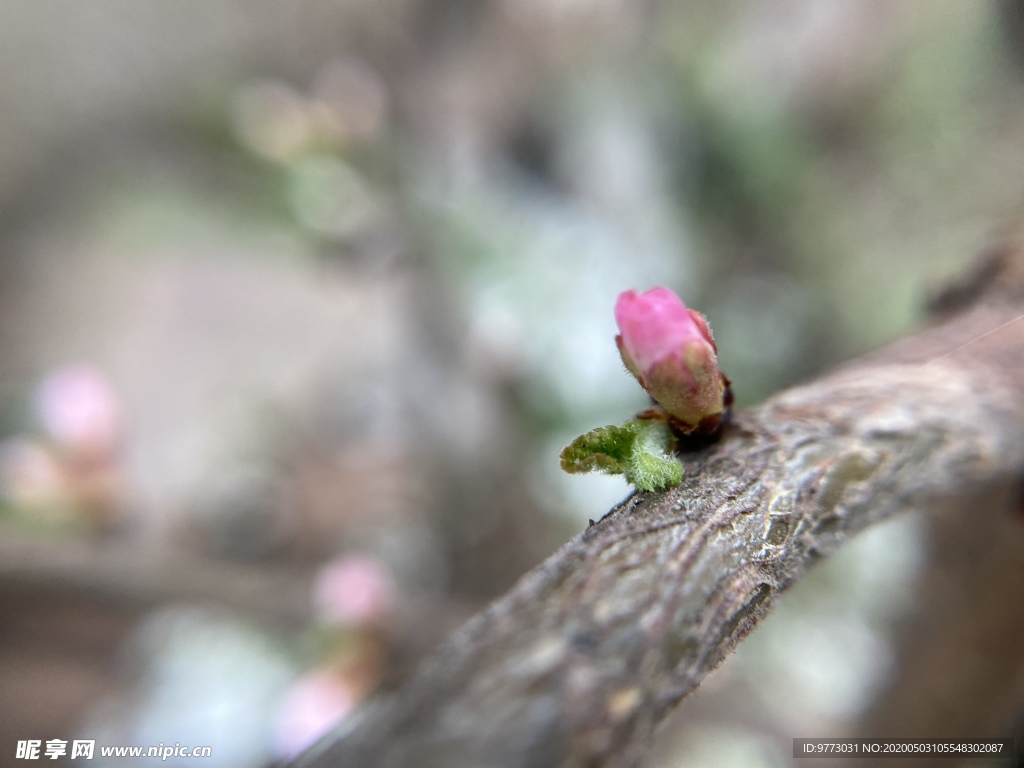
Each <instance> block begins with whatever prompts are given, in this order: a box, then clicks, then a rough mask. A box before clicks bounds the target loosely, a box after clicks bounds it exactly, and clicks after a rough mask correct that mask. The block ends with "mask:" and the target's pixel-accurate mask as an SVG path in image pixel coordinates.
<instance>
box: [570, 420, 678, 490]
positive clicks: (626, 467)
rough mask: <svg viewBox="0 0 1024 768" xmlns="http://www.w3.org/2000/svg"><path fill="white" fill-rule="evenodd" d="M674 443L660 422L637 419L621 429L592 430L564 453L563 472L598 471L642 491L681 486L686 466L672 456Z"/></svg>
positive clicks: (574, 441)
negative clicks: (623, 476) (624, 480)
mask: <svg viewBox="0 0 1024 768" xmlns="http://www.w3.org/2000/svg"><path fill="white" fill-rule="evenodd" d="M672 443H673V437H672V433H671V431H670V430H669V428H668V426H667V425H665V424H664V423H662V422H660V421H649V420H645V419H636V420H634V421H630V422H627V423H626V424H623V425H622V426H607V427H598V428H597V429H592V430H590V431H589V432H587V433H586V434H585V435H580V436H579V437H577V438H576V439H575V440H573V441H572V442H571V443H569V445H567V446H566V447H565V449H564V450H563V451H562V469H564V470H565V471H566V472H569V473H572V474H578V473H582V472H592V471H594V470H598V471H600V472H604V473H606V474H609V475H625V476H626V480H627V481H628V482H630V483H632V484H633V485H635V486H636V487H637V488H639V489H640V490H643V491H657V490H661V489H664V488H668V487H670V486H673V485H679V483H680V481H681V480H682V479H683V465H682V462H680V461H679V459H677V458H675V457H674V456H671V455H669V453H668V451H669V450H670V449H671V447H672Z"/></svg>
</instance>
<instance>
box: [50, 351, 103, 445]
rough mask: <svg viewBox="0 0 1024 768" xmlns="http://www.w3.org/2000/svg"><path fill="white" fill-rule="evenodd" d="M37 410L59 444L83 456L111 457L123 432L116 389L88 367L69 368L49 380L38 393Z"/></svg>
mask: <svg viewBox="0 0 1024 768" xmlns="http://www.w3.org/2000/svg"><path fill="white" fill-rule="evenodd" d="M36 409H37V411H38V414H39V419H40V421H41V422H42V424H43V427H44V428H45V429H46V431H47V433H48V434H49V435H50V437H52V438H53V439H54V440H55V441H56V442H57V443H59V444H61V445H62V446H64V447H66V448H70V449H72V450H75V451H81V452H96V453H108V452H110V451H111V450H112V449H113V448H114V447H115V445H116V444H117V441H118V438H119V436H120V431H121V407H120V403H119V402H118V398H117V395H116V394H115V393H114V389H113V387H112V386H111V385H110V382H109V381H108V380H107V378H106V376H104V375H103V373H101V372H100V371H99V370H97V369H96V368H93V367H92V366H89V365H69V366H66V367H64V368H59V369H58V370H56V371H54V372H53V373H51V374H50V375H49V376H47V377H46V378H45V379H44V380H43V382H42V383H41V384H40V385H39V388H38V390H37V391H36Z"/></svg>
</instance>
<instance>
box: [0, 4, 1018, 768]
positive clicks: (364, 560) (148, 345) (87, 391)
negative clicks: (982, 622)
mask: <svg viewBox="0 0 1024 768" xmlns="http://www.w3.org/2000/svg"><path fill="white" fill-rule="evenodd" d="M0 12H2V18H3V22H2V23H0V344H2V347H0V765H8V764H13V763H14V762H15V761H14V759H13V757H14V754H15V747H14V744H15V742H16V741H17V740H23V739H42V740H44V741H45V740H47V739H54V738H59V739H75V738H85V739H96V740H97V743H98V744H103V745H116V744H139V745H150V744H157V743H160V742H163V743H166V744H172V743H174V742H180V743H182V744H188V745H210V746H211V747H212V749H213V757H212V758H210V759H208V760H206V761H204V764H208V765H216V766H224V767H225V768H250V767H251V768H258V767H260V766H269V765H272V764H274V763H275V762H277V761H281V760H284V759H287V758H288V757H290V756H292V755H294V754H296V753H297V752H298V751H300V750H301V749H303V748H304V747H305V746H307V745H308V744H309V743H311V741H312V740H314V739H315V738H316V737H317V736H318V735H319V734H321V733H322V732H323V731H324V729H326V728H328V727H330V726H331V725H333V724H335V723H339V722H343V721H344V719H345V718H346V717H347V716H348V715H349V714H350V713H351V712H352V711H353V709H354V708H355V707H356V706H358V704H359V703H360V702H361V701H363V700H364V699H366V698H367V697H369V696H371V695H373V694H374V693H375V692H380V691H386V690H388V689H390V688H393V687H394V686H396V685H398V684H400V682H401V681H402V680H403V679H404V678H405V677H406V676H407V675H408V674H409V672H410V670H411V669H412V668H413V666H414V665H415V664H416V662H417V661H418V660H419V659H420V658H421V657H422V656H423V655H424V654H425V653H427V652H428V651H429V650H431V649H432V648H433V647H435V646H436V644H437V643H439V642H440V641H441V640H442V639H443V638H444V637H445V636H446V635H447V634H448V633H449V632H450V631H451V630H452V629H453V628H454V627H456V626H457V625H458V624H459V623H460V622H462V621H463V620H465V619H466V618H467V617H468V616H469V615H471V614H472V613H473V612H474V611H475V610H477V609H478V608H480V607H481V606H482V605H483V604H485V603H486V602H487V601H488V600H490V599H492V598H493V597H495V596H497V595H498V594H500V593H501V592H502V591H504V590H505V589H507V588H508V587H509V586H511V585H512V584H513V583H514V581H515V580H516V579H517V578H518V577H519V576H520V575H521V574H522V573H524V572H525V571H526V570H528V569H529V568H530V567H532V566H533V565H535V564H536V563H538V562H539V561H540V560H541V559H543V558H544V557H545V556H546V555H548V554H549V553H551V552H552V551H553V550H554V549H555V548H556V547H557V546H558V545H559V544H560V543H561V542H563V541H564V540H566V539H567V538H568V537H569V536H571V535H574V534H575V533H576V532H578V531H579V530H580V529H581V528H582V527H584V526H585V525H586V521H587V519H588V518H597V517H599V516H600V515H601V514H603V513H604V512H605V511H606V510H607V508H608V507H609V506H610V505H611V504H612V503H614V502H615V501H617V500H619V499H620V498H622V497H623V496H624V495H626V493H627V492H628V488H627V486H626V484H625V483H624V482H623V481H622V480H621V479H618V478H606V477H599V476H586V477H581V476H568V475H562V474H561V473H560V471H559V469H558V452H559V450H560V449H561V447H562V446H563V445H564V444H565V443H567V442H568V441H569V440H570V439H571V438H573V437H574V436H575V435H577V434H579V433H581V432H583V431H586V430H587V429H589V428H591V427H594V426H597V425H600V424H607V423H615V422H620V421H622V420H624V419H625V418H627V417H628V416H629V415H631V413H633V412H634V411H636V410H638V409H640V408H642V407H644V405H645V396H644V394H643V392H642V391H641V390H640V388H639V387H638V386H636V384H635V382H633V380H632V379H631V378H630V377H629V376H628V375H627V374H626V373H625V371H624V369H623V367H622V365H621V363H620V361H619V359H618V355H617V352H616V349H615V345H614V342H613V340H612V339H613V337H614V334H615V329H614V321H613V317H612V306H613V304H614V300H615V297H616V295H617V294H618V293H619V292H620V291H622V290H624V289H626V288H637V289H644V290H646V289H647V288H650V287H653V286H655V285H667V286H669V287H671V288H673V289H675V290H676V291H677V292H678V293H679V294H680V295H681V296H682V297H683V298H684V300H685V301H686V302H687V303H688V304H689V305H690V306H693V307H696V308H699V309H701V310H702V311H704V312H705V313H706V314H707V315H708V316H709V318H710V320H711V324H712V326H713V328H714V331H715V335H716V339H717V341H718V344H719V348H720V353H721V362H722V368H723V370H724V371H726V372H727V373H728V374H729V376H730V377H731V378H732V381H733V384H734V391H735V393H736V395H737V398H738V404H739V406H740V407H743V406H746V405H750V404H753V403H756V402H757V401H759V400H760V399H762V398H764V397H765V396H767V395H768V394H770V393H772V392H773V391H775V390H777V389H779V388H781V387H784V386H787V385H789V384H792V383H794V382H797V381H799V380H801V379H804V378H807V377H809V376H811V375H813V374H815V373H816V372H818V371H821V370H823V369H825V368H828V367H829V366H831V365H833V364H835V363H837V362H839V361H842V360H844V359H847V358H848V357H850V356H852V355H855V354H858V353H860V352H863V351H866V350H868V349H870V348H872V347H875V346H877V345H879V344H881V343H884V342H885V341H886V340H888V339H891V338H894V337H896V336H899V335H900V334H901V333H903V332H905V331H906V330H907V329H908V328H910V327H911V326H912V325H913V324H914V323H915V322H916V321H918V320H920V319H921V318H922V317H923V307H924V304H925V299H926V298H927V296H928V295H929V293H930V292H932V291H934V289H936V288H937V287H938V286H940V285H941V284H942V283H943V282H944V281H945V280H947V279H949V278H950V277H951V276H953V275H955V274H957V273H958V272H959V271H961V270H962V269H963V268H964V266H965V265H966V264H967V263H968V262H969V261H970V260H971V258H972V257H973V256H974V254H976V253H977V252H978V251H980V250H981V249H982V248H983V247H984V246H985V245H986V243H987V242H989V240H990V238H991V236H992V235H993V233H994V232H996V231H997V230H998V229H999V228H1000V227H1001V226H1003V224H1004V223H1005V222H1006V221H1008V220H1010V219H1011V218H1013V217H1014V216H1015V215H1016V214H1017V213H1018V211H1019V206H1020V203H1021V201H1022V199H1024V197H1022V193H1024V152H1022V151H1021V147H1024V4H1021V3H1019V2H1011V1H1007V2H1001V3H997V2H974V3H963V2H959V1H958V0H899V1H898V2H891V1H890V0H842V2H839V1H838V0H836V1H832V0H779V1H777V2H772V3H763V2H756V1H754V0H748V1H740V0H730V1H728V2H723V0H715V1H712V0H692V1H690V2H683V1H682V0H679V1H672V0H670V1H668V2H660V3H655V2H625V0H295V1H294V2H288V3H282V2H272V1H271V0H249V2H245V3H242V2H239V1H238V0H203V2H195V1H192V0H190V1H188V2H175V3H166V2H158V1H157V0H91V2H89V3H62V2H57V1H56V0H2V2H0ZM928 542H929V539H928V536H927V534H926V533H925V531H924V527H923V525H922V523H921V521H920V520H919V519H917V518H906V519H902V520H900V521H897V522H895V523H893V524H891V525H888V526H885V527H882V528H879V529H877V530H874V531H871V532H869V533H868V534H867V535H866V536H865V537H862V538H861V539H860V540H858V541H857V542H855V544H854V545H853V546H852V547H850V548H849V549H848V550H847V551H844V552H843V553H841V554H840V555H839V556H838V557H837V558H835V559H834V560H833V561H831V562H830V563H828V564H826V565H825V566H824V567H822V568H820V569H819V570H817V571H815V572H814V573H813V574H812V577H811V578H810V579H808V580H807V582H806V583H804V584H801V585H800V588H799V589H798V590H797V591H794V592H793V593H792V594H791V595H789V596H788V597H787V599H786V600H784V601H783V603H782V605H781V606H780V608H779V609H778V611H777V612H776V613H775V614H774V615H773V616H772V617H771V618H770V620H769V621H768V622H766V624H765V625H764V626H763V627H762V628H761V629H760V630H759V631H758V632H756V633H755V634H754V635H753V636H752V637H751V638H750V640H749V641H748V642H746V643H745V644H744V645H743V646H742V647H741V648H740V651H739V652H738V653H737V654H736V655H735V656H734V657H733V658H731V659H730V660H729V661H728V663H726V664H725V665H724V666H723V667H722V668H721V669H720V670H719V671H717V672H716V673H715V675H713V677H712V678H711V679H710V680H709V681H708V683H707V684H706V685H705V686H704V688H703V689H702V690H701V692H700V693H699V695H698V696H697V697H696V698H695V699H694V701H693V702H690V703H688V704H687V707H688V709H687V713H686V717H685V718H684V717H679V718H677V719H675V720H673V721H671V722H669V723H668V724H667V726H666V728H665V729H664V730H663V731H662V734H661V736H660V739H659V742H658V744H656V745H655V747H654V752H653V754H652V757H651V760H650V764H651V765H652V766H666V768H667V767H668V766H675V765H687V766H717V767H721V766H726V767H728V766H744V767H746V768H750V767H753V768H757V767H758V766H785V765H790V764H791V762H792V758H790V757H788V755H789V754H791V753H790V749H791V746H790V745H791V741H790V740H791V739H792V738H793V737H794V736H803V737H809V736H823V735H830V734H833V733H841V732H843V729H844V728H845V729H847V730H849V729H850V728H851V727H853V726H851V724H854V723H856V722H858V720H859V719H862V718H863V717H864V716H865V713H866V712H868V711H869V710H870V708H871V706H872V702H873V699H874V697H875V696H876V695H877V694H878V692H879V690H880V689H881V687H882V686H883V684H884V682H885V680H886V679H887V678H889V677H891V676H892V675H893V674H894V669H895V667H896V666H897V654H896V651H895V650H894V645H893V642H894V641H893V635H894V632H893V628H894V626H895V624H896V623H897V618H898V617H899V616H901V615H902V614H904V613H906V612H908V611H910V610H911V609H912V607H913V605H914V602H915V597H914V594H915V585H916V584H917V583H918V581H919V579H920V574H921V573H922V572H923V570H924V569H925V568H926V567H927V562H928V560H929V551H930V550H929V543H928ZM855 735H856V734H855ZM95 759H96V760H97V764H100V765H103V764H105V763H104V762H103V760H102V759H101V758H100V756H99V754H98V753H97V755H96V758H95ZM114 762H118V763H119V764H126V761H125V760H124V759H123V758H122V759H120V760H119V761H114ZM182 762H185V761H184V760H183V761H182ZM167 764H168V765H171V764H176V763H175V761H174V760H168V761H167Z"/></svg>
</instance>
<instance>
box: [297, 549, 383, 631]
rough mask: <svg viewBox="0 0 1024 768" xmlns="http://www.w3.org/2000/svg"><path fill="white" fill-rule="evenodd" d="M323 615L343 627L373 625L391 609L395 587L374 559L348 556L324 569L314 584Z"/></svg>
mask: <svg viewBox="0 0 1024 768" xmlns="http://www.w3.org/2000/svg"><path fill="white" fill-rule="evenodd" d="M314 600H315V602H316V608H317V612H318V613H319V615H320V616H322V617H323V618H325V619H327V620H328V621H331V622H336V623H340V624H370V623H372V622H374V621H376V620H378V619H381V618H383V617H384V616H385V615H386V614H387V613H388V611H389V610H390V609H391V604H392V602H393V600H394V586H393V584H392V581H391V576H390V575H389V574H388V572H387V570H385V568H384V567H383V566H382V565H381V564H380V563H379V562H378V561H377V560H375V559H374V558H372V557H369V556H366V555H348V556H346V557H342V558H339V559H338V560H335V561H333V562H331V563H328V564H327V565H326V566H324V568H323V570H321V571H320V574H319V576H317V579H316V584H315V585H314Z"/></svg>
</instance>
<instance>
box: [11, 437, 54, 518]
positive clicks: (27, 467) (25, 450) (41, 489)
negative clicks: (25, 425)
mask: <svg viewBox="0 0 1024 768" xmlns="http://www.w3.org/2000/svg"><path fill="white" fill-rule="evenodd" d="M0 495H2V497H3V499H4V500H5V501H7V502H9V503H11V504H16V505H18V506H26V507H48V506H54V505H57V504H58V503H59V502H60V501H61V500H62V499H63V498H64V495H65V484H64V478H63V474H62V472H61V468H60V465H59V464H58V463H57V462H56V460H55V459H54V457H53V456H52V455H51V454H50V453H49V451H47V450H46V449H45V448H44V447H43V446H41V445H39V444H38V443H36V442H34V441H32V440H29V439H27V438H24V437H14V438H10V439H9V440H5V441H4V442H3V443H0Z"/></svg>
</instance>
